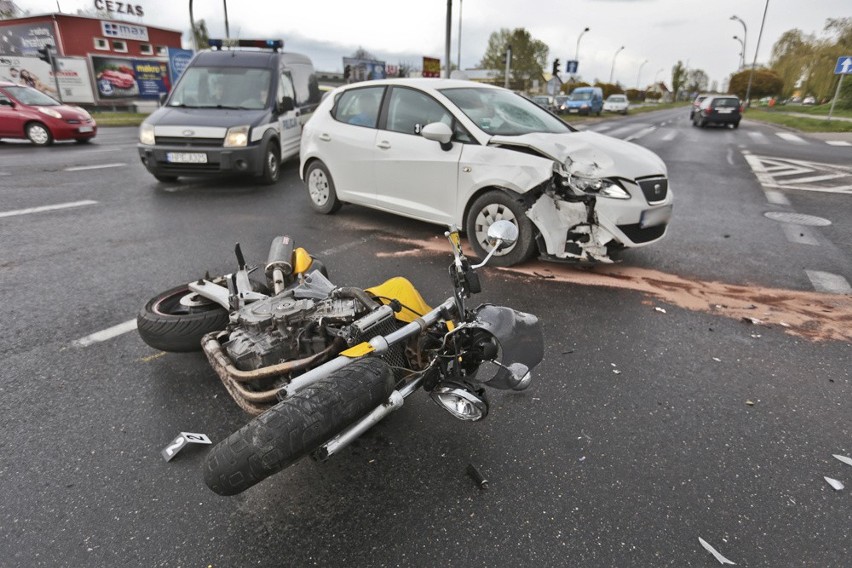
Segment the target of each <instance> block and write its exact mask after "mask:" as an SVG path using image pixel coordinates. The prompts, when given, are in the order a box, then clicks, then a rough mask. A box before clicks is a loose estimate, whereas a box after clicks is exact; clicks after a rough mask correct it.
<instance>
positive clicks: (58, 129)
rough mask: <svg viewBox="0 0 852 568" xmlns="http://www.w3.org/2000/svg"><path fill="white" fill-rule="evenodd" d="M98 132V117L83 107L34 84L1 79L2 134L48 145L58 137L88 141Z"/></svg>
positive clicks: (0, 114) (0, 125) (81, 141)
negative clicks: (63, 99) (36, 87)
mask: <svg viewBox="0 0 852 568" xmlns="http://www.w3.org/2000/svg"><path fill="white" fill-rule="evenodd" d="M97 133H98V126H97V124H96V123H95V120H94V119H93V118H92V116H91V115H90V114H89V113H88V112H86V111H85V110H83V109H82V108H80V107H77V106H72V105H66V104H62V103H61V102H59V101H57V100H56V99H54V98H53V97H50V96H48V95H46V94H44V93H42V92H41V91H39V90H37V89H33V88H32V87H26V86H23V85H17V84H15V83H10V82H0V138H23V139H28V140H29V141H30V142H32V143H33V144H35V145H36V146H47V145H49V144H53V142H54V141H56V140H75V141H77V142H78V143H85V142H88V141H89V140H91V139H92V138H94V137H95V135H97Z"/></svg>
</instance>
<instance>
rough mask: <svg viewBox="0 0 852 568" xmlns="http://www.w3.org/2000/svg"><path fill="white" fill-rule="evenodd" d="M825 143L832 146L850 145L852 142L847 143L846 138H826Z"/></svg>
mask: <svg viewBox="0 0 852 568" xmlns="http://www.w3.org/2000/svg"><path fill="white" fill-rule="evenodd" d="M825 143H826V144H830V145H832V146H852V143H849V142H847V141H846V140H826V141H825Z"/></svg>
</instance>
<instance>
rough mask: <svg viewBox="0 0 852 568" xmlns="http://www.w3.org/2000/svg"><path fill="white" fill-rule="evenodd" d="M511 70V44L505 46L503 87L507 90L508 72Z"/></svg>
mask: <svg viewBox="0 0 852 568" xmlns="http://www.w3.org/2000/svg"><path fill="white" fill-rule="evenodd" d="M511 68H512V44H509V45H508V46H506V83H505V85H503V86H504V87H505V88H507V89H508V88H509V71H510V70H511Z"/></svg>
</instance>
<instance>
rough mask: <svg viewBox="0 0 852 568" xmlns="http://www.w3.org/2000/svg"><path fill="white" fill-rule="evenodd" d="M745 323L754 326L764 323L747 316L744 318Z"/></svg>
mask: <svg viewBox="0 0 852 568" xmlns="http://www.w3.org/2000/svg"><path fill="white" fill-rule="evenodd" d="M743 321H744V322H746V323H750V324H753V325H761V324H762V323H763V322H762V321H761V320H759V319H757V318H750V317H748V316H745V317H744V318H743Z"/></svg>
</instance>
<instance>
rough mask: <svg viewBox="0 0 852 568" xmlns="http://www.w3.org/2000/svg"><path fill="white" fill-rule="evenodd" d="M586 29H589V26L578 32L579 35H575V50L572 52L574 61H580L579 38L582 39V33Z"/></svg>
mask: <svg viewBox="0 0 852 568" xmlns="http://www.w3.org/2000/svg"><path fill="white" fill-rule="evenodd" d="M587 31H589V28H586V29H584V30H583V31H582V32H580V35H579V37H577V51H575V52H574V61H577V62H578V63H579V61H580V40H581V39H583V34H584V33H586V32H587Z"/></svg>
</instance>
